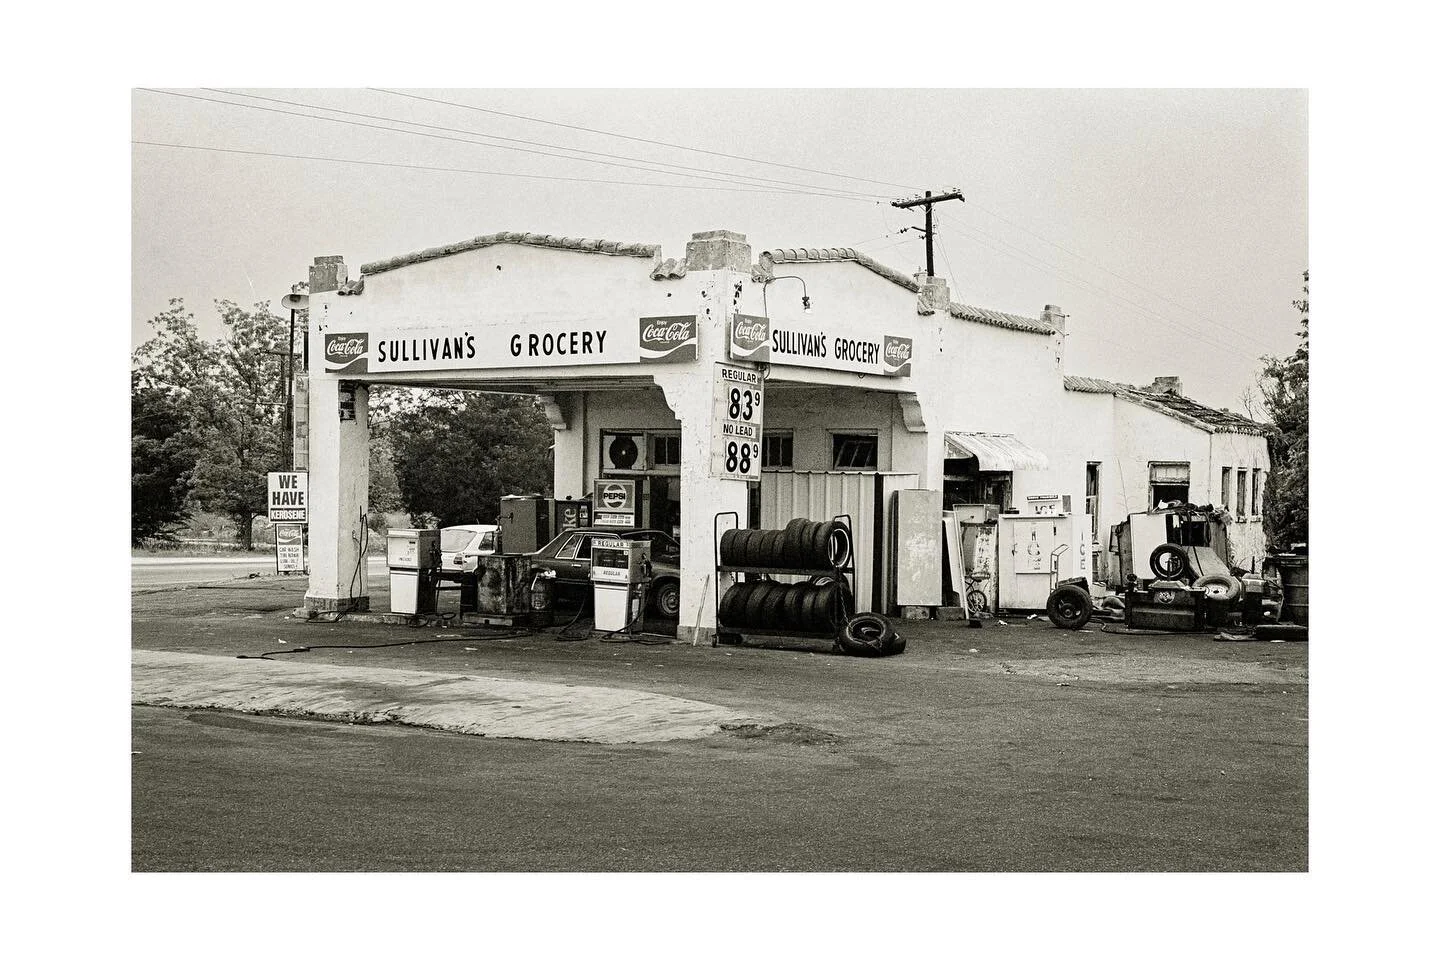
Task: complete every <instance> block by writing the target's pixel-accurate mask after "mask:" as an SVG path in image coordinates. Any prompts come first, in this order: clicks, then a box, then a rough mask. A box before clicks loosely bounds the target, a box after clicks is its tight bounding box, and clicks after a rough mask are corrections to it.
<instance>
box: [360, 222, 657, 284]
mask: <svg viewBox="0 0 1440 960" xmlns="http://www.w3.org/2000/svg"><path fill="white" fill-rule="evenodd" d="M502 243H519V244H524V245H526V246H530V247H551V248H553V249H556V250H579V251H582V252H584V253H603V254H606V255H608V256H612V257H642V258H655V257H659V255H660V245H659V244H658V243H617V242H616V241H614V240H586V239H584V238H582V237H554V236H551V235H550V234H548V233H513V232H502V233H487V234H485V235H484V236H480V237H474V238H472V239H470V240H461V241H459V242H457V243H447V244H444V245H443V246H439V247H430V248H429V249H428V250H420V251H417V252H415V253H406V254H401V255H400V256H398V257H390V258H389V259H387V260H376V261H374V262H372V263H365V264H361V265H360V273H361V274H363V275H366V276H369V275H373V274H376V273H384V272H385V271H386V270H396V269H399V268H400V267H408V266H410V265H411V264H412V263H424V262H425V261H426V260H438V259H439V258H441V257H449V256H452V255H454V254H457V253H464V252H466V251H467V250H479V249H480V248H481V247H493V246H496V245H498V244H502ZM657 279H658V278H657Z"/></svg>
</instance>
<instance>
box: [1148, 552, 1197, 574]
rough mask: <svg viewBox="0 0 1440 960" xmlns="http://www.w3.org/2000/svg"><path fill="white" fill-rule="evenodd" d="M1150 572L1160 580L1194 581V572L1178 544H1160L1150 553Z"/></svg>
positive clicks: (1188, 559)
mask: <svg viewBox="0 0 1440 960" xmlns="http://www.w3.org/2000/svg"><path fill="white" fill-rule="evenodd" d="M1150 572H1151V573H1153V574H1155V576H1157V577H1159V578H1160V579H1161V580H1194V579H1195V571H1194V570H1192V569H1191V567H1190V558H1189V557H1188V556H1187V555H1186V554H1185V548H1184V547H1182V546H1180V545H1179V544H1178V543H1162V544H1160V546H1158V547H1156V548H1155V549H1154V550H1152V551H1150Z"/></svg>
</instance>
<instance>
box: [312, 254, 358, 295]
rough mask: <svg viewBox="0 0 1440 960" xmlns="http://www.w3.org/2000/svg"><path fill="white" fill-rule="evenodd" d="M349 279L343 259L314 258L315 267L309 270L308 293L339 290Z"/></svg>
mask: <svg viewBox="0 0 1440 960" xmlns="http://www.w3.org/2000/svg"><path fill="white" fill-rule="evenodd" d="M349 277H350V271H349V270H348V269H347V268H346V266H345V258H344V257H316V258H315V265H314V266H312V267H311V268H310V292H311V293H325V292H326V291H327V290H339V289H340V288H341V287H342V286H344V285H345V281H346V280H348V279H349Z"/></svg>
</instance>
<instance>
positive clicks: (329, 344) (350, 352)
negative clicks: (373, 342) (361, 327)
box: [325, 333, 370, 373]
mask: <svg viewBox="0 0 1440 960" xmlns="http://www.w3.org/2000/svg"><path fill="white" fill-rule="evenodd" d="M369 357H370V334H368V333H327V334H325V372H326V373H365V372H367V371H368V370H369Z"/></svg>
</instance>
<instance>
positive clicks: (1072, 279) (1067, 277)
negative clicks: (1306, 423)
mask: <svg viewBox="0 0 1440 960" xmlns="http://www.w3.org/2000/svg"><path fill="white" fill-rule="evenodd" d="M958 229H960V231H961V233H962V234H965V235H966V236H968V237H969V238H970V239H971V240H973V241H975V242H976V243H978V244H980V245H981V246H982V247H985V248H986V249H988V250H991V251H994V252H995V253H999V254H1001V255H1002V256H1007V257H1010V258H1011V259H1013V260H1018V261H1019V262H1021V263H1024V264H1026V265H1027V266H1037V265H1038V266H1040V267H1041V268H1043V269H1046V270H1048V271H1050V272H1051V273H1052V274H1054V275H1055V276H1056V277H1058V278H1059V279H1061V280H1062V281H1065V282H1068V283H1076V284H1081V285H1084V286H1086V287H1089V288H1090V289H1092V290H1094V291H1096V292H1097V293H1099V294H1101V295H1102V296H1105V297H1108V298H1110V299H1112V300H1117V301H1119V302H1121V303H1127V304H1130V305H1131V306H1134V307H1137V308H1138V309H1140V310H1141V311H1143V312H1145V313H1148V314H1150V315H1151V317H1153V318H1154V319H1156V320H1159V321H1160V322H1161V323H1164V324H1166V325H1167V326H1169V327H1171V328H1172V329H1174V330H1176V331H1177V332H1179V333H1181V334H1184V335H1186V336H1191V337H1194V338H1195V339H1197V340H1200V341H1202V342H1204V343H1206V344H1208V345H1210V346H1213V347H1215V348H1216V349H1219V350H1225V351H1228V352H1231V353H1234V354H1235V355H1236V356H1241V357H1244V356H1246V354H1244V353H1243V352H1242V351H1240V350H1237V349H1236V348H1235V346H1234V345H1233V344H1229V343H1222V342H1220V341H1217V340H1212V339H1210V338H1209V337H1207V336H1205V335H1204V334H1203V333H1200V332H1198V331H1195V330H1194V329H1193V328H1187V327H1184V326H1181V325H1179V324H1177V323H1175V322H1174V321H1172V320H1170V319H1168V318H1166V317H1165V316H1163V315H1162V314H1158V313H1155V312H1154V311H1153V310H1151V309H1150V308H1148V307H1146V306H1144V305H1143V304H1138V303H1136V302H1135V301H1133V300H1129V299H1127V298H1125V297H1122V296H1120V295H1119V294H1116V293H1112V292H1110V291H1108V290H1106V289H1105V288H1103V287H1100V286H1098V285H1096V284H1094V283H1092V282H1090V281H1089V280H1086V279H1084V278H1083V277H1077V276H1074V275H1073V274H1069V273H1068V271H1064V270H1062V269H1061V268H1059V267H1056V266H1055V265H1054V264H1051V263H1047V262H1045V261H1044V260H1041V259H1039V258H1038V257H1035V256H1033V255H1032V254H1030V253H1029V252H1027V251H1023V250H1021V251H1020V253H1021V254H1022V255H1023V257H1024V259H1022V257H1020V256H1016V255H1015V254H1013V253H1011V252H1009V251H1007V250H1003V249H1000V248H998V247H995V246H992V245H991V244H988V243H986V242H985V241H984V240H982V239H980V237H978V236H975V235H973V234H970V233H968V232H967V231H966V230H965V228H963V227H961V228H958ZM992 239H996V241H997V242H998V243H1002V244H1003V243H1005V241H1003V240H998V238H992ZM1007 246H1008V244H1007ZM1012 249H1017V250H1018V249H1019V248H1012ZM1247 359H1253V358H1248V357H1247Z"/></svg>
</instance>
